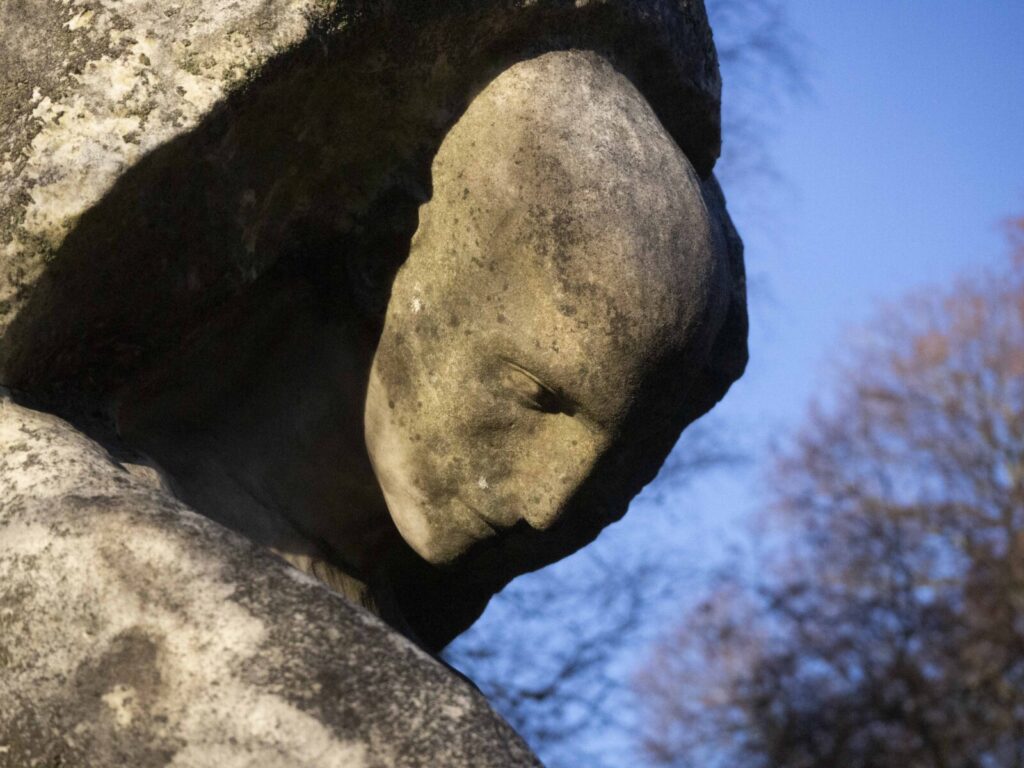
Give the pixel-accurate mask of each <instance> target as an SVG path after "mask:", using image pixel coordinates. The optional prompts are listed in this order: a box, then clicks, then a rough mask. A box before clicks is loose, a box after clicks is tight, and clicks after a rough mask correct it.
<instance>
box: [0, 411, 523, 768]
mask: <svg viewBox="0 0 1024 768" xmlns="http://www.w3.org/2000/svg"><path fill="white" fill-rule="evenodd" d="M0 445H2V446H3V451H2V453H0V542H2V546H0V585H2V589H0V764H2V765H10V766H53V765H68V766H71V765H75V766H86V765H89V766H122V765H131V766H139V768H143V767H144V766H190V767H193V766H211V768H214V767H215V768H228V767H229V766H252V765H259V766H268V767H271V766H282V767H283V766H288V768H294V767H295V766H310V768H312V767H313V766H316V768H324V767H325V766H337V767H338V768H364V767H365V768H372V767H374V766H380V767H381V768H383V767H385V766H388V767H390V766H423V767H424V768H434V767H435V766H529V765H537V764H538V763H537V762H536V760H535V759H534V758H533V757H531V755H530V753H529V751H528V750H527V748H526V747H525V746H524V745H523V744H522V742H521V741H520V740H519V738H518V737H517V736H516V735H515V734H514V733H513V732H512V731H511V729H510V728H509V727H508V726H506V725H505V724H504V723H503V722H501V720H500V719H499V718H498V717H497V716H496V715H495V714H494V713H493V712H492V711H491V709H490V707H489V706H488V705H487V703H486V701H485V700H484V699H483V697H482V696H481V695H480V694H479V693H478V692H477V691H476V690H475V689H473V688H472V687H471V686H470V685H469V684H468V683H465V682H464V681H462V680H461V679H459V678H458V677H457V676H455V675H454V674H453V673H451V671H450V670H448V669H447V668H445V667H444V666H442V665H441V664H439V663H438V662H437V661H435V660H433V659H432V658H430V657H429V656H427V655H426V654H425V653H423V652H422V651H420V650H418V649H417V648H416V647H415V646H414V645H412V644H411V643H410V642H408V641H407V640H405V639H403V638H402V637H400V636H399V635H397V634H396V633H395V632H394V631H392V630H391V629H390V628H388V627H387V626H386V625H384V624H383V623H382V622H381V621H380V620H378V619H377V618H375V617H374V616H371V615H370V614H369V613H367V612H365V611H363V610H361V609H359V608H356V607H354V606H352V605H351V604H349V603H347V602H346V601H344V600H343V599H341V598H340V597H338V596H337V595H335V594H333V593H331V592H329V591H328V590H327V589H326V588H324V587H323V586H322V585H320V584H319V583H318V582H316V581H314V580H313V579H311V578H309V577H307V576H304V575H303V574H301V573H299V572H298V571H296V570H295V569H293V568H291V567H290V566H288V565H286V564H285V563H283V562H282V561H280V560H278V559H277V558H275V557H273V556H272V555H270V554H268V553H267V552H266V551H264V550H261V549H260V548H257V547H255V546H253V545H252V544H250V543H249V542H247V541H246V540H245V539H243V538H242V537H240V536H238V535H236V534H233V533H230V532H228V531H227V530H225V529H223V528H221V527H220V526H218V525H216V524H215V523H212V522H210V521H209V520H207V519H205V518H203V517H200V516H198V515H196V514H194V513H193V512H191V511H189V510H188V509H186V508H185V507H183V506H182V505H181V504H180V503H179V502H177V501H176V500H175V499H174V498H173V497H171V496H169V495H168V494H167V493H166V492H164V491H163V490H161V489H160V488H159V486H157V485H154V483H153V478H152V477H151V476H150V475H149V474H148V473H146V472H145V471H144V470H141V469H138V468H132V467H126V466H124V465H121V464H119V463H118V462H116V461H115V460H113V459H112V458H111V457H110V456H109V455H108V454H107V453H106V451H104V450H103V449H102V448H100V447H99V446H98V445H96V444H95V443H93V442H91V441H90V440H88V439H87V438H85V437H84V436H82V435H81V434H80V433H79V432H77V431H76V430H75V429H73V428H72V427H71V426H70V425H69V424H67V423H66V422H63V421H61V420H60V419H57V418H56V417H53V416H50V415H48V414H44V413H40V412H38V411H34V410H30V409H27V408H24V407H22V406H19V405H17V404H15V403H14V402H12V401H11V400H10V399H9V398H7V397H2V398H0Z"/></svg>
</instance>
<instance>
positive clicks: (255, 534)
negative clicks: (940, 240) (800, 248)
mask: <svg viewBox="0 0 1024 768" xmlns="http://www.w3.org/2000/svg"><path fill="white" fill-rule="evenodd" d="M0 43H2V44H0V385H5V386H8V387H10V388H11V392H12V393H13V394H12V395H11V396H10V397H8V396H6V395H5V396H4V397H3V399H2V400H0V672H2V673H3V674H2V675H0V704H2V705H3V706H0V756H4V757H8V758H9V759H10V760H12V761H13V764H14V765H21V764H26V765H32V764H53V763H57V764H79V763H81V764H89V765H97V766H103V765H120V764H132V765H167V764H180V765H213V764H214V763H217V764H226V765H236V764H237V765H242V764H259V765H306V764H309V765H313V764H316V765H346V766H347V765H354V766H359V765H370V766H374V765H382V766H383V765H519V764H524V765H525V764H534V758H532V757H531V756H530V754H529V752H528V750H526V748H525V747H524V746H523V745H522V744H521V742H519V741H518V740H517V738H516V737H515V735H514V734H512V733H511V732H510V731H509V730H508V728H507V727H506V726H505V725H504V724H503V723H501V721H500V719H498V718H496V716H494V714H493V713H492V712H490V710H489V709H488V708H487V706H486V703H485V702H483V701H482V700H481V699H480V698H479V696H478V695H477V694H476V693H475V692H474V691H473V690H472V688H471V687H470V686H468V685H467V684H464V683H463V682H461V681H460V680H459V679H458V678H457V677H456V676H454V675H453V674H452V673H451V672H450V671H449V670H447V669H445V668H444V667H443V666H441V665H439V664H437V663H436V662H434V661H432V660H431V659H430V658H429V657H428V656H426V655H425V654H423V653H422V652H421V651H419V650H416V647H415V646H414V645H411V644H410V643H409V642H408V641H406V640H404V639H402V638H401V637H400V635H399V634H397V633H396V631H394V630H395V629H397V630H399V631H401V632H402V633H404V634H406V635H407V636H408V637H410V638H415V640H416V642H417V643H418V644H419V645H420V647H423V648H428V649H431V650H436V649H438V648H440V647H442V646H443V645H444V644H445V643H447V642H448V641H449V640H450V639H451V638H452V637H453V636H454V635H455V634H457V633H458V632H459V631H461V630H462V629H463V628H465V627H466V626H468V624H470V623H471V622H472V621H473V620H474V619H475V618H476V616H477V615H479V613H480V611H481V610H482V609H483V607H484V606H485V605H486V602H487V600H488V599H489V598H490V596H491V595H492V594H493V593H494V592H495V591H496V590H497V589H499V588H500V587H501V586H503V585H504V584H505V583H507V581H508V580H509V579H510V578H512V577H513V576H515V575H516V574H518V573H521V572H523V571H525V570H528V569H531V568H535V567H539V566H541V565H544V564H546V563H548V562H551V561H552V560H554V559H557V558H558V557H561V556H564V555H565V554H567V553H568V552H571V551H573V550H574V549H576V548H578V547H579V546H582V545H583V544H585V543H586V542H587V541H589V540H590V539H592V538H593V537H594V536H596V535H597V533H598V532H599V531H600V530H601V528H602V527H604V526H605V525H607V524H608V523H609V522H611V521H613V520H614V519H617V518H618V516H620V515H621V514H622V513H623V512H624V511H625V509H626V506H627V504H628V502H629V500H630V499H631V498H632V497H633V495H635V493H637V492H638V491H639V489H640V488H641V487H642V486H643V485H644V484H645V483H646V482H648V481H649V480H650V479H652V478H653V476H654V474H655V473H656V471H657V469H658V467H659V466H660V465H661V463H662V461H663V459H664V457H665V456H666V455H667V453H668V451H669V450H670V449H671V446H672V444H673V443H674V441H675V439H676V437H677V436H678V434H679V432H680V430H681V429H682V428H683V427H684V426H685V425H686V424H688V423H690V422H691V421H692V420H694V419H695V418H698V417H699V416H700V415H702V414H703V413H704V412H706V411H707V410H708V409H709V408H711V407H712V406H713V405H714V403H715V402H717V401H718V400H719V399H720V398H721V397H722V396H723V394H724V393H725V391H726V390H727V389H728V387H729V385H730V384H731V383H732V381H734V380H735V379H736V378H737V377H738V376H739V375H740V373H741V372H742V370H743V366H744V364H745V362H746V312H745V295H744V281H743V266H742V247H741V244H740V242H739V239H738V237H737V236H736V233H735V231H734V230H733V228H732V224H731V222H730V220H729V217H728V214H727V213H726V211H725V207H724V201H723V200H722V197H721V193H720V191H719V189H718V187H717V184H716V182H715V181H714V178H713V176H711V168H712V165H713V163H714V160H715V157H716V156H717V153H718V142H719V136H718V98H719V84H718V75H717V67H716V63H715V58H714V50H713V46H712V44H711V39H710V33H709V30H708V29H707V25H706V19H705V15H704V11H703V6H702V4H701V3H700V2H698V1H697V0H590V1H589V2H586V1H581V0H478V1H477V2H463V1H461V0H460V1H458V2H442V1H441V0H429V1H421V0H395V2H383V3H382V2H358V1H357V0H333V1H327V2H324V1H322V0H306V1H305V2H301V1H294V2H286V1H284V0H278V1H276V2H275V0H269V1H268V2H263V3H259V4H256V3H252V2H241V3H239V2H230V3H229V2H213V3H209V2H200V1H199V0H182V1H181V2H176V3H174V4H172V5H167V4H164V3H152V2H148V1H146V0H139V1H135V0H128V1H127V2H124V1H122V0H90V2H88V3H79V2H77V0H76V2H75V3H71V4H62V3H56V2H47V1H46V0H0ZM476 142H479V145H477V144H476ZM414 233H415V235H414ZM396 273H397V276H396ZM474 286H475V287H474ZM510 318H512V321H513V325H512V326H511V327H512V333H511V337H514V338H516V339H518V342H520V343H519V348H518V349H516V348H512V347H508V346H507V343H506V342H507V341H508V338H509V337H510V334H509V333H507V332H506V331H507V329H508V327H509V322H510V321H509V319H510ZM502 333H504V334H505V336H504V339H505V341H504V342H501V343H499V337H500V336H501V334H502ZM470 337H473V338H472V339H470ZM502 343H506V347H502ZM530 347H532V348H534V349H535V350H539V351H543V353H544V354H543V355H540V356H539V357H537V356H534V357H533V358H532V359H530V360H526V359H525V357H530V355H525V357H524V353H525V351H527V350H528V348H530ZM545 356H546V357H545ZM521 358H522V359H521ZM549 358H550V359H549ZM470 363H472V365H470ZM549 364H554V365H550V366H549ZM558 364H560V365H561V366H562V368H561V370H557V369H558ZM371 367H372V371H371ZM548 367H550V368H551V370H542V369H544V368H548ZM29 404H31V406H32V408H34V409H35V410H30V409H29V408H27V407H26V406H27V405H29ZM44 411H49V413H45V412H44ZM53 414H61V415H63V416H65V417H67V419H68V420H67V421H62V420H60V419H59V418H57V416H55V415H53ZM364 414H365V424H364ZM72 425H73V426H72ZM364 428H365V439H364ZM367 444H369V448H370V450H367ZM381 484H383V485H384V489H383V491H382V489H381V487H380V486H381ZM467 489H468V493H467V492H466V491H467ZM385 496H387V498H386V499H385ZM410 499H412V500H414V502H415V503H414V504H412V505H410V504H409V503H408V501H409V500H410ZM460 505H461V506H460ZM193 510H194V511H198V512H200V513H202V515H203V516H199V515H196V514H195V512H194V511H193ZM389 513H390V517H389ZM392 518H394V520H395V522H397V525H396V524H395V522H392ZM214 521H216V522H214ZM218 523H220V524H218ZM231 529H234V530H235V531H236V532H237V531H241V532H242V533H244V534H245V536H246V537H247V538H242V537H241V536H239V535H238V534H237V533H233V532H231ZM400 534H401V535H400ZM274 552H276V553H278V554H280V555H282V556H283V557H285V558H286V559H287V560H288V561H290V562H291V563H292V564H294V565H296V566H298V567H299V568H301V569H303V570H305V571H307V572H309V573H312V574H314V575H316V576H317V577H318V578H319V579H320V581H319V582H316V581H312V580H310V579H309V578H307V577H306V576H303V575H302V574H301V573H300V572H299V571H296V570H295V569H294V568H291V567H290V566H289V565H287V564H286V563H285V562H283V561H282V560H279V559H277V558H276V557H275V555H274V554H273V553H274ZM324 583H325V584H328V585H330V586H331V587H332V588H333V589H334V590H335V592H330V591H328V590H327V589H325V588H324V587H323V586H322V584H324ZM337 593H341V594H344V595H345V596H346V597H347V598H348V601H346V600H345V599H342V597H340V596H339V595H338V594H337ZM356 604H361V605H362V606H364V607H365V608H368V609H370V611H372V612H374V613H377V614H378V615H379V616H383V617H384V618H385V619H386V620H387V621H388V622H389V623H390V624H391V627H390V628H389V627H387V626H386V625H384V624H382V623H380V622H379V621H378V620H377V619H376V618H374V617H373V616H372V615H371V613H369V612H367V611H365V610H363V609H362V608H359V607H356ZM9 702H13V705H11V706H7V705H8V703H9Z"/></svg>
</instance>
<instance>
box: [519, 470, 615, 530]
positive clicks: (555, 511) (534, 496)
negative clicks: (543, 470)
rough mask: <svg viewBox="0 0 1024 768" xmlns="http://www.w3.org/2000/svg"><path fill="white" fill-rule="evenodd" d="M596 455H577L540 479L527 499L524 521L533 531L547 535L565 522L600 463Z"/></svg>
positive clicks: (537, 479)
mask: <svg viewBox="0 0 1024 768" xmlns="http://www.w3.org/2000/svg"><path fill="white" fill-rule="evenodd" d="M597 458H598V456H597V455H596V452H594V454H593V455H591V456H587V455H577V456H574V457H573V460H572V461H571V462H570V463H567V464H563V465H562V466H561V467H560V468H558V469H555V470H554V471H553V472H552V473H551V474H549V475H547V476H545V477H538V478H536V481H535V482H536V484H535V486H534V488H533V489H532V490H531V493H530V495H529V497H528V499H527V501H528V503H527V504H526V512H525V513H524V515H523V517H524V519H525V520H526V522H527V524H529V526H530V527H531V528H534V529H536V530H538V531H545V530H547V529H548V528H550V527H551V526H552V525H554V524H555V523H557V522H558V521H559V519H561V517H562V514H563V513H564V512H565V511H566V509H567V508H568V506H569V502H570V501H572V498H573V497H574V496H575V495H576V492H577V491H578V490H579V488H580V486H581V485H582V484H583V482H584V481H585V480H586V479H587V478H588V477H589V476H590V473H591V471H592V469H593V467H594V465H595V464H596V463H597Z"/></svg>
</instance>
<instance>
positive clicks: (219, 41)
mask: <svg viewBox="0 0 1024 768" xmlns="http://www.w3.org/2000/svg"><path fill="white" fill-rule="evenodd" d="M0 39H2V42H3V44H2V45H0V383H3V384H7V385H9V386H13V385H17V386H22V387H31V388H35V389H38V388H40V387H43V386H46V387H50V388H51V389H55V388H60V389H61V391H62V392H66V391H67V390H68V389H74V390H85V391H87V392H89V393H90V394H93V395H95V394H97V393H101V392H104V391H109V390H110V389H111V388H112V387H114V386H116V385H117V384H118V383H119V382H120V381H121V380H122V378H123V377H124V375H125V374H126V371H127V372H130V371H133V370H135V369H136V367H137V365H138V363H139V360H140V358H148V357H152V356H155V355H159V354H160V353H161V352H162V350H163V349H164V348H166V346H167V345H169V344H172V343H173V342H174V340H176V339H177V338H179V337H180V335H181V334H182V333H183V332H184V331H185V330H186V329H188V328H189V327H192V326H193V325H195V324H196V323H198V322H199V321H200V320H201V319H202V318H203V317H204V313H205V312H206V311H207V310H209V309H210V308H211V307H213V306H215V305H217V304H218V303H220V302H221V301H223V300H224V298H225V297H227V296H229V295H230V294H232V293H233V292H235V291H237V290H239V289H240V288H241V287H242V286H244V285H247V284H249V283H251V282H252V281H253V280H254V279H255V278H256V277H257V276H258V275H260V274H262V273H263V272H264V271H265V270H266V269H267V268H268V267H269V266H270V265H271V264H272V263H274V262H275V260H277V259H278V258H279V257H280V256H281V254H282V253H284V252H287V251H289V250H294V249H295V248H296V247H305V246H308V244H309V241H310V240H311V239H313V240H316V241H318V242H323V241H324V240H326V239H329V238H331V237H336V236H339V235H341V234H344V233H350V232H353V231H357V230H359V228H360V226H361V220H362V219H364V218H365V217H366V215H367V212H368V208H369V207H370V206H371V205H372V203H373V201H374V200H375V199H378V197H379V195H380V193H381V191H382V190H383V189H385V188H389V187H396V186H397V187H404V188H409V187H410V186H419V187H421V188H427V189H429V178H428V173H429V163H430V158H431V157H432V156H433V153H434V151H436V148H437V146H438V144H439V143H440V141H441V138H442V137H443V135H444V133H445V131H446V130H447V128H448V127H449V126H450V125H451V124H452V122H453V121H454V119H455V118H457V116H458V115H459V113H460V112H461V110H462V109H463V108H464V106H465V104H466V103H467V102H468V100H469V99H470V98H471V97H472V95H473V94H474V93H475V92H476V91H477V90H478V89H479V88H480V87H482V85H483V84H485V83H486V82H487V81H488V80H489V79H490V78H491V77H493V75H494V74H496V73H497V72H499V71H501V70H502V69H504V68H505V67H506V66H508V65H509V64H511V63H513V62H514V61H516V60H519V59H522V58H524V57H528V56H532V55H536V54H538V53H541V52H543V51H545V50H555V49H564V48H568V47H581V48H590V49H594V50H598V51H601V52H604V53H606V54H607V55H608V56H610V57H612V58H614V59H615V60H616V61H617V63H618V64H619V66H621V67H622V68H623V69H624V70H625V71H627V72H628V73H629V74H630V75H631V77H633V79H634V80H635V81H636V82H637V83H638V85H639V86H640V88H641V90H642V91H643V92H644V93H645V95H646V97H647V98H648V99H649V100H650V101H651V103H652V105H653V106H654V108H655V111H656V112H657V113H658V114H659V117H660V118H661V120H662V121H663V122H664V123H665V125H666V127H667V128H668V129H669V131H670V133H671V135H672V136H673V137H674V138H675V139H676V141H677V142H678V143H679V144H680V146H681V147H682V149H683V151H684V152H685V153H686V155H687V156H688V157H689V158H690V159H691V161H692V162H693V163H694V165H695V167H696V168H697V169H698V171H699V172H700V173H701V175H702V176H706V175H707V174H708V173H709V172H710V169H711V166H712V164H713V162H714V159H715V158H716V157H717V154H718V147H719V133H718V119H719V118H718V115H719V111H718V101H719V91H720V85H719V79H718V71H717V64H716V61H715V57H714V49H713V46H712V44H711V38H710V32H709V31H708V29H707V22H706V17H705V14H704V10H703V5H702V4H701V3H700V2H697V1H696V0H686V1H685V2H678V1H677V0H642V1H640V2H637V0H590V1H589V2H576V0H474V2H451V0H431V1H429V2H427V1H424V0H400V1H398V2H388V3H381V2H376V1H374V2H361V1H359V0H333V1H328V0H270V1H269V2H259V3H256V2H250V1H247V2H235V1H234V0H231V2H228V1H227V0H222V1H220V2H206V0H180V1H179V2H175V3H173V4H171V5H167V4H165V3H154V2H122V1H121V0H94V1H93V2H90V3H88V4H79V3H70V4H61V3H56V2H53V1H52V0H5V2H4V3H3V4H2V5H0ZM285 147H287V150H285V149H284V148H285ZM376 213H377V214H378V215H379V211H377V212H376ZM83 297H88V300H83Z"/></svg>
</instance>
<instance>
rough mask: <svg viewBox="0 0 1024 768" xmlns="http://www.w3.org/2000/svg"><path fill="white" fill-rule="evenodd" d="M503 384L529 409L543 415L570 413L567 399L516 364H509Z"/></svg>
mask: <svg viewBox="0 0 1024 768" xmlns="http://www.w3.org/2000/svg"><path fill="white" fill-rule="evenodd" d="M502 384H504V386H505V387H506V389H508V390H509V392H511V393H512V395H513V396H514V397H515V399H516V400H518V401H519V402H520V403H521V404H522V405H524V406H526V407H527V408H531V409H533V410H535V411H540V412H541V413H570V408H569V407H568V403H567V402H566V400H565V398H563V397H562V396H561V395H559V394H558V393H557V392H555V391H554V390H553V389H551V388H550V387H548V386H546V385H545V384H543V383H542V382H541V381H540V380H539V379H537V377H535V376H534V375H533V374H531V373H529V372H528V371H525V370H523V369H522V368H520V367H519V366H518V365H516V364H515V363H508V367H507V368H506V370H505V375H504V376H503V377H502Z"/></svg>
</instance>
